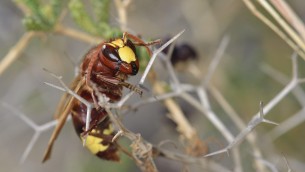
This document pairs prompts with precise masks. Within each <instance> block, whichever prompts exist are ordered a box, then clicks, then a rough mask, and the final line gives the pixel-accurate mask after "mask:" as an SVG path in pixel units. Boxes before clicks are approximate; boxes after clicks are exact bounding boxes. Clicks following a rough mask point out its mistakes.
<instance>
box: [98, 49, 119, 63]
mask: <svg viewBox="0 0 305 172" xmlns="http://www.w3.org/2000/svg"><path fill="white" fill-rule="evenodd" d="M102 53H103V55H104V56H105V57H106V58H107V59H109V60H111V61H113V62H118V61H121V59H120V56H119V54H118V52H117V50H116V48H114V47H112V46H109V45H104V46H103V48H102Z"/></svg>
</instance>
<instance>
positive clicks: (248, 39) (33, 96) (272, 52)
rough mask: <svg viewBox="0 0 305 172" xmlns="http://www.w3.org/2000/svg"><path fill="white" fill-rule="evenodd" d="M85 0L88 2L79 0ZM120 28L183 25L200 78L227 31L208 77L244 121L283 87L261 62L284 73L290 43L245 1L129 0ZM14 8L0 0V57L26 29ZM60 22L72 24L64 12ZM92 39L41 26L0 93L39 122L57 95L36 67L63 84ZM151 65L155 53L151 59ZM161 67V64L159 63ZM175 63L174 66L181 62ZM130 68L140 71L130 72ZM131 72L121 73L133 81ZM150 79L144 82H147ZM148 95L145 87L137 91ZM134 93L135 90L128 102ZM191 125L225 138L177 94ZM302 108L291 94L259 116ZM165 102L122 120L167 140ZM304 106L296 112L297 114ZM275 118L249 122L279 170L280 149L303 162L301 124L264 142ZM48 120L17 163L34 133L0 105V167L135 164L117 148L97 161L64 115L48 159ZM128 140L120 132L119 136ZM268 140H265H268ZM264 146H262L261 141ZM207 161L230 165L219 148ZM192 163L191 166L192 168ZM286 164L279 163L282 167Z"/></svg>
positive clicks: (149, 34)
mask: <svg viewBox="0 0 305 172" xmlns="http://www.w3.org/2000/svg"><path fill="white" fill-rule="evenodd" d="M288 3H289V5H291V7H292V9H294V10H295V12H296V13H297V14H298V15H299V16H300V18H301V19H302V20H303V21H304V19H305V9H304V5H305V2H304V1H303V0H290V1H289V2H288ZM88 8H89V7H88ZM127 12H128V16H127V17H128V20H127V21H128V23H127V28H128V29H129V30H130V31H131V32H132V33H137V34H139V35H141V36H142V37H143V38H146V39H156V38H166V37H171V36H173V35H175V34H177V33H178V32H180V31H181V30H183V29H185V32H184V33H183V35H182V36H181V37H180V38H179V39H178V40H177V44H179V43H180V44H181V43H187V44H188V45H190V46H192V47H193V48H194V50H196V52H197V59H196V61H195V63H196V65H197V68H198V69H199V71H200V72H202V74H200V75H201V76H202V78H204V76H205V73H206V72H207V71H206V69H207V67H208V66H209V65H210V62H211V61H212V57H213V55H214V54H215V52H216V50H217V47H218V45H219V44H220V40H221V39H222V38H223V37H224V36H225V35H227V36H229V37H230V42H229V45H228V47H227V49H226V51H225V54H224V57H223V58H222V60H221V61H220V64H219V66H218V67H217V69H216V72H215V74H214V75H213V77H212V83H213V85H214V86H215V87H216V88H218V89H219V90H220V92H221V93H222V95H223V96H224V97H225V98H226V100H228V102H229V103H230V105H231V106H232V107H233V108H234V110H235V111H236V112H237V113H238V114H239V115H240V118H241V119H242V120H243V121H244V122H245V123H247V122H248V121H250V119H251V118H252V116H253V115H254V114H256V113H257V112H258V110H259V102H260V101H263V102H266V103H267V102H268V101H270V100H271V99H272V98H273V97H274V96H275V95H277V94H278V93H279V92H280V91H281V90H282V89H283V87H284V85H283V84H281V83H279V82H277V81H276V80H275V79H274V78H272V77H270V76H269V75H268V74H266V72H264V70H263V69H264V66H265V67H266V66H269V67H272V68H274V69H276V70H278V71H279V72H280V73H282V74H283V75H284V76H287V78H288V80H289V79H290V78H291V58H290V57H291V55H292V53H293V50H292V49H291V48H290V47H289V46H288V45H287V44H286V43H285V42H284V41H282V40H281V39H280V38H279V37H278V36H277V35H276V34H275V33H273V32H272V31H271V30H270V29H269V28H268V27H267V26H265V25H264V24H263V23H262V22H261V21H260V20H258V19H257V18H256V17H254V16H253V15H252V13H251V12H250V11H249V10H248V8H246V6H245V5H244V4H243V3H242V2H241V1H237V0H189V1H183V0H167V1H163V0H154V1H150V0H141V1H140V0H133V1H132V3H131V4H130V6H129V7H128V11H127ZM23 18H24V15H23V13H22V12H21V11H20V9H19V8H17V6H16V5H15V4H14V2H13V1H10V0H2V1H0V50H1V51H0V58H3V57H4V56H5V55H6V54H7V53H8V51H9V50H10V48H11V47H13V46H14V45H15V44H16V43H17V41H18V40H19V39H20V37H22V35H23V34H24V33H25V32H26V29H25V27H24V26H23V24H22V19H23ZM110 18H111V21H110V22H111V25H112V26H118V25H119V24H118V20H117V10H116V8H115V5H114V4H113V3H111V8H110ZM63 25H65V26H69V27H71V28H74V29H76V30H77V29H79V28H78V27H77V26H76V25H75V24H74V23H73V22H72V20H71V19H69V14H67V17H65V20H64V22H63ZM92 46H93V44H88V43H86V42H82V41H78V40H75V39H72V38H70V37H67V36H64V35H62V34H53V33H49V34H46V35H44V36H42V37H36V38H34V39H32V40H31V41H30V42H29V44H28V46H27V48H26V49H25V51H24V52H23V53H22V54H21V55H20V57H19V58H18V59H17V60H16V61H15V62H14V63H13V64H12V65H11V66H10V67H9V68H8V69H7V70H6V71H5V72H4V73H3V74H2V75H1V76H0V101H1V103H2V104H3V103H5V104H8V105H10V106H12V107H14V108H15V109H18V110H19V111H20V112H21V113H23V114H25V115H26V116H27V117H29V118H30V119H31V120H33V121H34V122H35V123H36V124H38V125H42V124H45V123H47V122H49V121H51V120H53V113H54V111H55V108H56V106H57V103H58V101H59V99H60V96H61V95H62V92H61V91H58V90H56V89H54V88H51V87H49V86H47V85H45V84H44V82H50V83H54V84H57V81H56V80H55V79H54V78H52V77H51V76H50V75H49V74H48V73H46V72H44V71H43V70H42V69H43V68H46V69H48V70H50V71H53V72H55V73H56V74H59V75H62V76H63V80H64V81H65V83H70V82H71V81H72V80H73V77H74V65H75V64H77V63H78V62H79V61H80V60H81V59H82V57H83V55H84V54H85V53H86V52H87V51H88V49H89V48H90V47H92ZM156 63H157V64H158V62H156ZM299 66H300V69H299V72H300V75H301V76H302V74H303V72H302V71H303V70H304V62H303V60H301V59H299ZM156 68H157V69H160V70H158V71H160V73H159V74H160V75H161V74H164V73H166V70H165V69H163V67H162V66H156ZM181 68H182V69H181ZM183 68H184V67H183V64H182V67H180V69H179V70H177V75H178V76H179V78H180V79H181V82H187V83H190V84H194V85H195V84H198V83H199V82H200V79H199V78H198V76H197V77H194V76H193V75H192V74H191V73H190V72H188V70H183ZM138 76H139V75H138ZM138 80H139V77H133V78H131V79H130V82H131V83H135V82H137V81H138ZM147 87H148V88H149V84H148V83H147ZM148 96H150V95H149V94H146V95H144V98H145V97H148ZM139 100H141V99H140V98H139V97H138V96H134V98H133V99H131V100H130V101H129V102H128V104H132V103H133V102H136V101H139ZM176 101H177V102H179V105H180V106H181V108H182V109H183V111H184V112H185V114H186V115H187V117H188V119H189V120H190V122H191V123H192V124H193V126H194V127H195V128H196V130H197V132H198V134H199V136H200V137H201V139H202V140H203V141H206V143H207V144H208V145H212V146H211V147H212V150H214V151H215V150H219V149H222V148H223V147H225V146H226V145H227V143H226V141H225V140H224V138H223V137H222V136H221V134H220V133H219V132H218V131H217V130H216V129H215V127H213V125H212V124H211V123H210V122H209V121H208V120H207V119H206V118H205V117H204V115H202V114H200V113H199V112H197V111H196V110H195V109H193V108H192V107H191V106H190V105H188V104H187V103H186V102H184V101H182V100H180V99H176ZM211 103H212V108H213V110H214V112H215V113H216V114H217V115H218V116H219V118H220V119H221V120H222V122H223V123H224V124H225V125H226V126H228V128H229V129H230V130H231V132H232V133H233V134H234V135H237V134H238V132H239V130H238V128H237V127H235V126H234V125H232V121H231V120H230V118H229V117H228V116H227V115H226V113H225V112H223V110H221V108H220V107H219V105H217V103H216V102H215V101H213V99H212V102H211ZM300 108H301V105H300V104H299V103H298V102H297V100H296V99H295V97H294V96H292V95H288V96H287V97H285V98H284V99H283V100H282V101H281V102H280V103H279V104H278V105H277V106H276V107H275V108H274V109H273V110H272V111H271V112H270V114H268V116H267V118H268V119H270V120H272V121H275V122H278V123H281V122H282V121H284V120H285V119H287V118H288V117H290V116H292V115H294V114H295V113H296V112H298V111H299V110H300ZM167 113H168V112H167V110H166V108H164V106H163V105H162V103H160V102H158V103H153V104H148V105H145V106H143V107H140V108H139V109H138V110H137V111H136V112H134V113H128V114H126V116H124V120H123V122H124V123H125V124H126V126H127V127H128V128H129V129H130V130H132V131H134V132H136V133H141V135H142V136H143V137H144V138H145V139H147V140H148V141H150V142H151V143H153V144H158V143H159V142H161V141H162V140H166V139H170V140H174V141H177V140H179V135H178V134H177V132H176V130H175V124H174V123H173V122H172V121H171V120H169V119H168V118H167V117H166V114H167ZM304 115H305V114H304ZM274 127H275V126H273V125H268V124H263V125H259V126H258V127H257V128H256V130H255V131H256V132H257V135H258V137H259V142H258V143H257V144H258V146H259V148H260V149H261V151H262V152H264V156H265V159H267V160H268V161H270V162H271V163H273V164H274V165H275V166H277V167H278V168H279V169H281V170H283V171H285V163H284V160H283V156H285V157H286V158H288V161H289V163H290V165H291V168H292V169H294V170H295V171H302V169H304V168H305V164H304V163H303V162H304V161H305V156H304V155H305V149H304V148H303V145H304V139H303V137H302V136H303V135H304V130H305V125H304V124H300V125H297V126H295V127H293V129H292V130H290V131H289V132H287V133H285V134H284V135H282V136H280V137H278V138H276V139H275V140H273V141H272V142H271V144H264V143H265V142H268V141H270V140H268V139H267V140H264V139H261V138H264V137H265V136H266V134H267V133H268V132H269V131H271V130H272V129H273V128H274ZM51 132H52V129H50V130H48V131H46V132H43V133H42V134H41V135H40V137H39V138H38V140H37V142H36V143H35V145H34V148H33V149H32V151H31V152H30V153H29V156H28V157H27V158H26V160H25V162H24V163H22V164H20V158H21V156H22V154H23V152H24V151H25V149H26V147H27V145H28V143H29V142H30V141H31V138H32V137H33V134H34V130H33V129H32V128H31V127H29V126H28V125H27V124H26V123H25V122H24V121H22V120H21V119H20V118H18V117H17V116H16V115H14V113H13V112H12V111H11V110H9V109H7V108H5V107H3V106H0V138H1V139H0V171H11V172H14V171H45V172H48V171H66V172H83V171H86V172H89V171H90V172H91V171H92V172H95V171H99V172H101V171H139V170H138V168H137V167H136V166H135V164H134V162H133V161H132V160H131V159H130V158H128V157H126V156H125V155H122V160H121V162H119V163H118V164H117V163H113V162H106V161H102V160H100V159H98V158H96V157H95V156H94V155H91V154H90V153H89V152H88V151H87V150H86V149H83V147H82V144H81V142H80V140H79V138H78V137H77V135H76V134H75V132H74V129H73V125H72V123H71V122H67V124H66V125H65V127H64V129H63V131H62V133H61V134H60V136H59V138H58V139H57V141H56V143H55V147H54V149H53V154H52V157H51V160H49V161H48V162H47V163H45V164H42V163H41V160H42V156H43V153H44V150H45V148H46V146H47V142H48V140H49V137H50V135H51ZM123 142H126V144H128V141H126V140H124V139H123ZM268 143H269V142H268ZM266 145H268V146H266ZM247 146H248V145H247V144H246V143H245V144H242V145H241V152H242V154H241V157H242V158H243V160H245V159H249V161H244V162H245V164H243V167H244V169H248V170H245V171H255V169H254V168H253V156H252V153H251V151H249V149H248V147H247ZM212 160H215V161H217V162H220V163H221V162H223V163H224V164H225V165H226V166H227V167H228V168H229V169H233V167H232V166H231V165H232V160H231V159H230V158H229V157H227V156H226V155H219V156H216V157H212ZM157 166H158V168H159V169H160V171H177V170H181V166H180V163H179V162H173V161H169V160H166V159H164V158H158V159H157ZM191 171H196V168H195V169H194V170H191ZM286 171H287V170H286Z"/></svg>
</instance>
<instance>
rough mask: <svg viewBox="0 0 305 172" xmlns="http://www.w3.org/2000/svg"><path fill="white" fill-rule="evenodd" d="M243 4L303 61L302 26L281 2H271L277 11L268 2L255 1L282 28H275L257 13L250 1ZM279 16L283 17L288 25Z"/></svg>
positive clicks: (304, 44)
mask: <svg viewBox="0 0 305 172" xmlns="http://www.w3.org/2000/svg"><path fill="white" fill-rule="evenodd" d="M243 2H244V3H245V4H246V6H247V7H248V8H249V10H250V11H251V12H252V13H253V14H254V15H255V16H256V17H257V18H259V19H260V20H261V21H262V22H264V23H265V24H266V25H267V26H268V27H270V28H271V29H272V30H273V31H274V32H275V33H276V34H278V35H279V36H280V37H281V38H282V39H283V40H284V41H285V42H286V43H287V44H288V45H289V46H290V47H291V48H292V49H293V50H294V51H296V52H297V53H298V54H299V55H300V56H301V57H302V58H303V59H304V60H305V54H304V53H305V42H304V41H305V40H304V24H303V23H302V22H301V20H299V18H298V17H297V16H296V15H295V13H293V11H292V10H290V7H289V6H288V5H287V4H286V3H285V2H284V1H283V0H277V1H271V3H272V4H273V5H274V6H275V7H276V8H277V10H278V11H276V10H275V9H274V8H273V7H272V6H271V5H270V3H269V2H268V1H265V0H258V1H257V2H258V3H259V4H260V5H261V6H262V7H263V8H264V9H265V10H266V11H267V13H269V14H270V15H271V16H272V17H273V18H274V20H275V21H276V22H278V24H279V25H280V26H281V27H282V28H279V27H277V26H276V25H275V24H274V23H272V22H271V20H269V19H268V18H267V17H266V16H265V15H264V14H263V13H262V12H260V11H258V10H257V8H256V7H255V5H254V3H252V2H251V0H243ZM281 16H284V17H285V19H286V20H287V21H288V22H289V24H290V25H289V24H288V23H287V22H286V21H285V20H284V19H283V18H282V17H281ZM282 30H283V31H282ZM296 31H298V33H297V32H296ZM300 35H301V36H300Z"/></svg>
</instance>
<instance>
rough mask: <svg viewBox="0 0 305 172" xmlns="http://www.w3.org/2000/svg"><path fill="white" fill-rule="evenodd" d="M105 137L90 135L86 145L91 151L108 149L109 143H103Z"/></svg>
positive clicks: (96, 151)
mask: <svg viewBox="0 0 305 172" xmlns="http://www.w3.org/2000/svg"><path fill="white" fill-rule="evenodd" d="M102 141H103V139H102V138H99V137H95V136H91V135H88V136H87V139H86V144H85V146H86V147H87V148H88V149H89V150H90V152H91V153H93V154H97V153H98V152H103V151H105V150H106V149H108V147H109V145H103V144H102Z"/></svg>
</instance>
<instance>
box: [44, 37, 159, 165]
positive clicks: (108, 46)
mask: <svg viewBox="0 0 305 172" xmlns="http://www.w3.org/2000/svg"><path fill="white" fill-rule="evenodd" d="M128 38H130V39H131V40H133V41H134V42H132V41H131V40H130V39H128ZM158 42H159V41H155V42H151V43H144V42H143V41H142V40H141V39H140V38H138V37H136V36H134V35H131V34H129V33H126V32H125V33H124V34H123V37H122V38H118V39H114V40H112V41H109V42H102V43H100V44H99V45H98V46H96V47H94V48H92V49H91V50H90V51H89V52H88V53H87V54H86V55H85V57H84V60H83V62H82V64H81V66H80V69H81V72H80V74H79V75H78V76H77V78H76V79H75V80H74V82H73V83H72V86H71V89H73V91H74V92H75V93H76V94H78V95H79V96H81V97H82V98H84V99H85V100H87V101H88V102H90V103H92V104H93V105H94V108H93V109H92V110H91V121H90V124H89V130H87V131H86V116H87V107H86V105H85V104H83V103H81V102H80V101H79V100H77V99H76V98H75V97H73V96H70V97H69V95H68V94H67V93H66V94H65V95H64V96H63V97H62V100H61V103H60V104H59V107H58V110H57V113H56V118H57V119H58V124H57V126H56V128H55V129H54V132H53V134H52V136H51V139H50V141H49V144H48V148H47V150H46V153H45V156H44V159H43V162H44V161H46V160H47V159H48V158H49V157H50V154H51V149H52V146H53V143H54V141H55V140H56V138H57V136H58V134H59V132H60V130H61V129H62V127H63V125H64V123H65V121H66V119H67V116H68V115H69V114H71V115H72V120H73V124H74V127H75V130H76V133H77V134H78V135H79V137H80V138H81V139H84V137H83V136H84V135H87V134H88V136H87V137H85V139H86V141H85V142H84V143H86V144H85V146H86V147H87V148H88V149H89V150H90V151H91V152H92V153H93V154H95V155H97V156H98V157H100V158H102V159H106V160H112V161H118V160H119V159H120V158H119V155H118V153H117V152H118V145H117V143H116V142H112V139H113V137H114V135H115V132H114V131H113V129H112V127H111V121H110V120H109V117H108V114H107V112H106V111H105V109H104V108H103V107H101V106H99V105H98V96H97V95H104V96H106V97H107V98H109V102H110V103H114V102H116V101H119V100H120V99H121V97H122V90H123V87H126V88H129V89H131V90H133V91H136V92H138V93H140V94H141V91H139V89H138V88H137V87H135V86H133V85H131V84H129V83H127V82H125V81H126V80H127V78H128V76H129V75H136V74H137V72H138V70H139V61H138V57H137V55H136V49H135V46H144V47H145V48H146V49H147V51H148V53H149V54H150V55H151V51H150V50H149V48H148V46H149V45H151V44H155V43H158Z"/></svg>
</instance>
